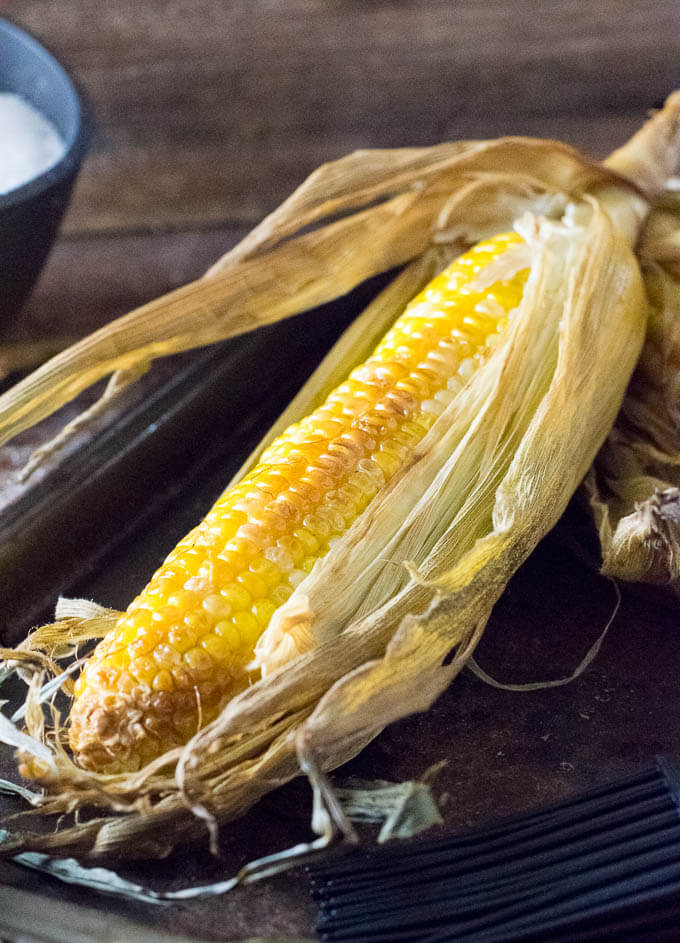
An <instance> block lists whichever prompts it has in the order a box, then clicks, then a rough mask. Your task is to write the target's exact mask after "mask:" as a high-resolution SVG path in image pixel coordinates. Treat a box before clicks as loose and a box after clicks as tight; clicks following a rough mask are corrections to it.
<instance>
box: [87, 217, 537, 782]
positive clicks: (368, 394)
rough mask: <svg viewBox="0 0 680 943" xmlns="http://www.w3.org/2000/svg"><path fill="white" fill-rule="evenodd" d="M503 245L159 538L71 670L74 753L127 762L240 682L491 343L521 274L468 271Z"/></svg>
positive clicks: (179, 738)
mask: <svg viewBox="0 0 680 943" xmlns="http://www.w3.org/2000/svg"><path fill="white" fill-rule="evenodd" d="M518 243H521V239H520V237H519V236H518V235H516V234H515V233H508V234H505V235H502V236H498V237H496V238H495V239H492V240H489V241H487V242H484V243H480V244H479V245H477V246H476V247H475V248H474V249H472V250H471V251H470V252H468V253H466V254H465V255H463V256H461V257H460V258H459V259H458V260H456V261H455V262H454V263H452V264H451V265H450V266H449V267H448V268H447V269H446V270H445V271H444V272H443V273H441V274H440V275H439V276H437V277H436V278H435V279H434V280H433V281H432V282H430V284H429V285H428V286H427V287H426V288H425V289H424V290H423V291H422V292H421V293H420V294H419V295H418V296H417V297H416V298H415V299H414V300H413V301H412V302H411V303H410V304H409V305H408V307H407V308H406V310H405V312H404V313H403V315H402V316H401V317H400V318H399V319H398V320H397V322H396V323H395V325H394V326H393V328H392V329H391V330H390V331H389V332H388V333H387V335H386V336H385V337H384V339H383V340H382V342H381V343H380V344H379V345H378V347H377V348H376V350H375V351H374V353H373V355H372V356H371V357H370V358H369V359H368V360H367V361H365V362H364V363H363V364H362V365H361V366H359V367H357V368H356V369H355V370H354V371H353V372H352V373H351V374H350V376H349V377H348V379H347V380H346V381H345V382H344V383H343V384H341V385H340V386H339V387H338V388H337V389H335V390H334V391H333V392H332V393H331V394H330V395H329V396H328V398H327V400H326V401H325V403H324V404H323V405H322V406H320V407H319V408H318V409H317V410H316V411H315V412H314V413H312V414H311V415H310V416H308V417H307V418H305V419H303V420H302V421H301V422H299V423H297V424H295V425H293V426H291V427H290V428H289V429H288V430H286V432H284V433H283V435H281V436H280V437H279V438H278V439H277V440H275V441H274V442H273V443H272V444H271V445H270V447H269V448H268V449H267V450H266V451H265V452H264V453H263V454H262V456H261V457H260V460H259V463H258V464H257V466H256V467H255V468H254V469H253V470H252V471H251V472H250V473H249V474H248V475H247V476H246V477H245V478H244V479H243V480H242V481H241V482H239V483H238V484H237V485H235V486H233V487H231V488H229V489H228V490H227V491H226V492H224V494H222V496H221V497H220V498H219V499H218V501H217V502H216V504H215V505H214V506H213V508H212V509H211V510H210V511H209V513H208V514H207V515H206V517H205V519H204V520H203V521H202V522H201V524H199V525H198V527H196V528H195V529H194V530H193V531H191V532H190V533H189V534H188V535H187V536H186V537H185V538H184V539H183V540H182V541H181V542H180V543H179V544H178V546H177V547H176V548H175V549H174V550H173V551H172V553H171V554H170V555H169V557H168V558H167V560H166V561H165V563H164V564H163V565H162V566H161V568H160V569H159V570H158V571H157V572H156V573H155V574H154V576H153V577H152V579H151V581H150V582H149V584H148V585H147V587H146V588H145V589H144V590H143V591H142V593H140V595H139V596H137V598H136V599H135V600H134V601H133V602H132V604H131V605H130V607H129V608H128V610H127V612H126V613H125V614H124V615H123V616H122V618H121V619H120V620H119V622H118V623H117V625H116V626H115V628H114V629H113V630H112V631H111V633H110V634H109V635H108V636H107V637H106V638H105V639H103V640H102V642H101V643H100V644H99V645H98V646H97V648H96V649H95V652H94V653H93V656H92V658H91V659H90V660H89V662H88V664H87V665H86V668H85V669H84V671H83V673H82V674H81V676H80V678H79V679H78V682H77V685H76V700H75V702H74V705H73V709H72V712H71V729H70V740H71V746H72V749H73V751H74V753H75V754H76V756H77V759H78V761H79V762H80V763H81V764H82V765H83V766H85V767H86V768H90V769H95V770H100V771H105V772H115V771H119V770H123V769H128V770H133V769H136V768H138V767H139V766H140V765H142V764H144V763H145V762H147V761H149V760H150V759H152V758H154V757H156V756H158V755H160V754H162V753H163V752H165V751H166V750H168V749H170V748H172V747H173V746H177V745H179V744H181V743H184V742H186V740H187V739H189V737H190V736H191V735H192V734H194V733H195V732H196V730H197V729H198V728H199V727H200V726H201V725H203V724H205V723H206V722H208V721H209V720H212V719H213V718H214V717H215V716H216V715H217V713H218V712H219V711H220V709H221V708H222V707H223V705H224V704H225V703H226V701H227V700H228V699H229V698H231V697H233V696H234V695H235V694H236V693H237V692H238V691H240V690H242V689H243V688H244V687H245V686H247V685H248V683H249V680H250V677H251V675H250V674H249V671H248V667H247V666H248V665H249V663H250V662H251V661H252V658H253V652H254V648H255V645H256V643H257V640H258V638H259V637H260V636H261V635H262V633H263V632H264V630H265V629H266V628H267V626H268V625H269V623H270V620H271V618H272V616H273V614H274V612H275V611H276V610H277V609H278V607H279V606H281V605H282V604H283V603H284V602H285V601H286V600H287V599H288V597H289V596H290V595H291V593H292V592H293V590H294V588H295V587H296V586H297V585H298V584H299V582H300V581H301V580H302V579H303V578H304V577H305V576H306V575H307V573H309V572H310V570H311V569H312V568H313V566H314V564H315V562H316V560H317V559H319V558H321V557H322V556H323V555H324V554H325V553H326V552H327V551H328V549H329V547H330V546H331V545H332V542H333V540H334V539H337V538H338V537H340V536H341V535H342V534H343V533H344V532H345V531H346V530H347V529H348V528H349V526H350V525H351V524H352V522H353V521H354V520H355V519H356V517H357V516H358V515H359V514H361V513H362V511H363V510H364V509H365V508H366V507H367V505H368V504H369V503H370V501H371V500H372V499H373V498H374V497H375V496H376V494H378V492H379V491H380V489H381V488H382V487H383V486H384V485H385V483H386V482H388V481H390V480H391V479H392V478H393V477H394V476H395V475H396V474H398V473H399V472H400V471H401V470H403V469H404V468H405V467H406V466H407V464H408V461H409V456H410V455H411V454H412V452H413V449H414V448H415V446H416V445H417V443H418V442H419V441H420V440H421V439H422V437H423V436H424V435H425V433H426V432H427V431H428V429H429V428H430V427H431V426H432V425H433V423H434V422H435V421H436V419H437V417H438V416H439V415H440V414H441V412H442V411H443V410H444V409H445V408H446V406H447V405H448V404H449V403H450V402H451V401H452V400H453V399H454V398H455V396H456V394H457V393H458V391H459V390H460V389H462V387H463V386H464V385H465V384H466V382H467V381H468V380H469V379H470V378H471V376H472V375H473V374H474V373H475V371H476V370H477V369H478V367H479V365H480V364H481V363H482V362H483V361H484V359H485V356H486V354H487V353H488V352H489V351H490V350H491V349H492V348H493V346H494V345H495V344H496V343H498V341H499V339H500V337H501V334H502V332H503V329H504V327H505V325H506V323H507V319H508V315H509V312H511V311H512V309H514V308H515V307H517V305H518V304H519V302H520V300H521V297H522V292H523V288H524V283H525V281H526V274H527V273H526V270H524V271H521V272H518V273H517V274H515V275H514V276H512V277H511V278H508V279H507V280H505V281H496V282H495V283H494V284H492V285H490V286H489V287H487V288H480V280H479V276H480V273H481V272H482V271H483V270H484V269H486V268H487V267H488V266H490V264H491V263H492V262H493V261H494V260H495V259H498V258H499V257H500V256H501V255H503V253H505V252H506V251H507V250H508V248H509V247H511V246H513V245H517V244H518ZM489 271H491V269H489ZM487 281H488V279H487Z"/></svg>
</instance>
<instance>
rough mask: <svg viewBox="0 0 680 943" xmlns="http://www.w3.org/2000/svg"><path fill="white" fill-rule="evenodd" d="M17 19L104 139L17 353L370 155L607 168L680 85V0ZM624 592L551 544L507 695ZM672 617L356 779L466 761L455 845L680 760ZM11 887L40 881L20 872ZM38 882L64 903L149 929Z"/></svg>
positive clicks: (174, 5) (484, 651) (392, 745)
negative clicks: (465, 154)
mask: <svg viewBox="0 0 680 943" xmlns="http://www.w3.org/2000/svg"><path fill="white" fill-rule="evenodd" d="M0 14H2V15H4V16H7V17H8V18H9V19H11V20H13V21H14V22H16V23H18V24H19V25H22V26H24V27H26V28H27V29H28V30H29V31H30V32H32V33H33V34H34V35H36V36H37V37H38V38H39V39H41V40H42V41H43V42H44V43H45V44H46V45H47V46H48V47H49V48H50V49H51V50H52V51H53V52H54V53H55V54H56V55H57V56H58V58H59V59H60V60H61V61H62V62H63V63H64V64H65V65H66V66H67V67H68V68H69V69H70V71H71V72H72V74H73V75H74V76H75V78H76V80H77V81H78V83H79V85H80V87H81V89H82V91H83V94H84V95H85V97H86V99H87V100H88V102H89V108H90V112H91V115H92V118H93V122H94V126H95V131H94V137H93V141H92V147H91V150H90V153H89V155H88V158H87V161H86V164H85V166H84V168H83V173H82V176H81V178H80V181H79V184H78V187H77V191H76V193H75V198H74V200H73V204H72V207H71V209H70V211H69V214H68V217H67V219H66V223H65V226H64V229H63V234H62V236H61V239H60V240H59V243H58V245H57V247H56V250H55V252H54V253H53V255H52V257H51V260H50V262H49V264H48V266H47V269H46V271H45V273H44V276H43V278H42V280H41V282H40V284H39V286H38V288H37V290H36V292H35V294H34V296H33V298H32V300H31V301H30V302H29V304H28V305H27V307H26V309H25V310H24V312H23V314H22V315H21V316H20V317H19V318H18V319H17V322H16V324H14V325H13V326H12V334H13V336H14V337H16V338H35V337H38V336H51V337H61V336H63V335H66V336H75V335H79V334H82V333H84V332H85V331H87V330H90V329H92V328H94V327H96V326H98V325H100V324H102V323H103V322H105V321H106V320H108V319H109V318H110V317H112V316H114V315H117V314H121V313H123V312H124V311H125V310H127V309H129V308H131V307H133V306H135V305H137V304H139V303H141V302H143V301H145V300H147V299H149V298H151V297H153V296H155V295H157V294H159V293H161V292H162V291H165V290H167V289H169V288H171V287H174V286H176V285H178V284H181V283H183V282H185V281H187V280H189V279H191V278H193V277H196V276H198V275H200V274H201V273H202V272H203V271H204V270H205V269H206V268H207V267H208V266H209V265H210V264H211V263H212V262H213V261H214V260H215V259H216V258H217V257H218V256H219V255H220V254H221V253H223V252H224V251H225V250H226V249H227V248H229V246H230V245H232V244H233V243H234V241H235V240H236V239H238V238H239V236H240V235H242V234H243V233H244V232H245V231H247V230H248V229H249V228H250V227H251V226H252V225H253V224H255V223H256V222H257V221H258V220H259V219H261V218H262V216H263V215H264V214H265V213H267V212H268V211H270V210H272V209H273V208H274V207H275V206H276V205H277V204H278V203H279V202H280V201H281V200H282V199H283V198H284V197H285V196H287V195H288V193H289V192H290V191H291V190H292V189H293V188H294V187H295V186H296V185H297V184H299V183H300V182H301V181H302V180H303V179H304V177H305V176H306V174H307V173H309V171H311V170H313V169H314V168H315V167H316V166H318V165H319V164H320V163H321V162H323V161H326V160H329V159H332V158H335V157H338V156H341V155H342V154H345V153H347V152H348V151H350V150H352V149H354V148H358V147H370V146H395V145H412V144H431V143H434V142H437V141H441V140H443V139H447V138H448V139H450V138H473V137H491V136H496V135H499V134H503V133H513V134H535V135H540V136H544V137H558V138H562V139H563V140H565V141H568V142H569V143H571V144H574V145H576V146H578V147H581V148H583V149H585V150H586V151H588V152H589V153H590V154H592V155H594V156H604V155H605V154H606V153H607V152H608V151H609V150H610V149H612V148H613V147H616V146H618V145H620V144H621V143H622V142H623V141H624V140H625V139H626V138H627V137H628V136H629V135H630V134H631V133H632V132H633V131H634V130H635V129H636V128H637V127H638V126H639V124H640V122H641V121H642V120H643V118H644V116H645V114H646V112H647V110H648V109H650V108H652V107H654V106H656V105H658V104H660V103H661V101H662V100H663V98H664V97H665V95H666V94H667V93H668V92H669V91H670V90H671V89H672V88H674V87H675V86H677V85H678V84H680V83H679V82H678V79H679V78H680V68H679V66H680V4H679V3H678V0H656V2H653V3H649V4H644V3H640V2H639V0H591V2H583V0H506V2H503V0H486V2H479V0H477V2H475V0H458V2H454V0H234V2H223V0H162V2H161V0H106V2H105V0H5V2H4V4H2V5H1V6H0ZM1 135H2V129H1V128H0V146H1V144H2V137H1ZM100 589H101V587H100ZM539 590H540V592H539ZM611 596H612V593H611V587H610V586H609V584H606V583H603V581H601V580H599V579H598V577H597V576H596V575H595V573H594V571H593V570H592V569H589V568H587V567H584V566H583V565H581V566H578V565H576V564H575V562H574V560H573V559H572V558H571V557H569V556H568V555H567V556H566V557H565V553H564V550H563V547H562V546H561V544H559V543H555V541H554V540H553V542H548V543H547V544H545V545H544V546H543V548H542V549H541V550H540V552H539V553H538V554H537V555H536V556H535V557H533V558H532V560H531V561H530V562H529V564H528V565H527V567H525V568H524V569H523V570H522V571H520V574H519V575H518V577H517V578H516V579H515V580H514V581H513V583H512V584H511V586H510V588H509V590H508V592H507V593H506V594H505V596H504V597H503V601H502V604H501V605H500V607H499V609H498V611H497V613H496V616H495V618H494V621H493V622H492V624H491V626H490V627H489V630H488V631H487V636H486V637H485V639H484V642H483V645H482V648H481V649H480V658H481V660H482V663H483V664H484V665H485V666H486V667H487V668H488V669H489V670H490V671H491V672H492V673H495V674H497V675H499V676H501V677H502V678H503V679H504V680H510V681H522V680H529V679H534V678H536V677H555V676H562V675H565V674H567V673H568V672H569V671H570V670H571V669H572V668H573V666H574V665H575V664H577V663H578V661H579V659H580V658H581V656H582V654H583V652H584V651H585V650H586V649H587V647H588V645H589V644H591V642H592V641H593V640H594V638H595V637H596V636H597V634H598V633H599V631H600V629H601V628H602V626H603V624H604V623H605V622H606V620H607V618H608V617H609V615H610V614H611V609H612V599H611ZM97 598H103V595H102V593H101V592H100V594H99V595H98V596H97ZM668 602H669V601H668V599H666V600H662V599H660V598H658V597H652V599H651V602H650V601H648V600H645V599H642V598H640V597H639V596H637V595H635V594H631V593H626V594H624V605H623V607H622V609H621V612H620V613H619V616H618V617H617V621H616V623H615V625H614V627H613V628H612V632H611V634H610V638H609V639H608V640H607V643H606V644H605V646H604V647H603V651H602V653H601V654H600V656H599V659H598V661H597V662H596V665H595V666H594V667H593V669H591V671H590V672H588V673H587V674H586V675H585V676H584V677H583V678H582V679H581V680H580V681H579V682H578V683H577V684H575V685H573V686H568V687H567V688H559V689H556V690H554V691H550V692H543V693H541V694H538V695H535V696H532V698H530V699H529V698H527V699H524V698H522V697H518V696H515V695H512V694H509V693H507V692H499V691H492V690H491V689H489V688H485V687H483V686H482V685H481V683H480V682H478V681H476V680H475V679H473V678H471V677H469V676H463V677H462V678H461V679H459V681H458V682H457V683H456V685H453V686H452V688H451V690H450V691H448V692H447V693H446V694H445V695H444V696H443V697H442V698H441V699H440V700H439V701H438V702H437V704H436V705H435V707H434V708H433V709H432V711H430V712H428V714H427V715H424V716H421V717H413V718H409V719H407V720H405V721H403V722H401V723H400V724H397V725H394V726H393V727H391V728H389V729H388V730H387V731H386V732H385V733H384V734H383V735H381V737H380V738H379V739H378V740H376V742H375V743H374V744H372V745H371V746H370V747H369V748H368V749H367V750H366V751H365V753H364V754H362V756H361V757H360V758H359V759H358V760H357V761H355V762H354V764H352V766H351V767H350V770H349V771H350V772H353V773H355V774H357V775H361V776H371V775H380V776H383V777H385V778H393V779H396V778H402V777H408V776H419V775H420V774H421V773H422V771H423V770H424V769H425V768H426V767H427V765H428V764H429V763H430V762H432V761H434V760H436V759H439V758H441V756H442V755H446V756H447V758H448V762H449V765H448V767H447V768H446V769H445V770H444V771H443V772H442V773H441V774H440V778H439V779H438V780H437V782H438V795H439V797H440V799H441V801H442V802H443V799H442V796H443V795H444V794H445V793H448V794H449V796H450V797H453V798H450V799H449V802H448V804H447V805H446V806H442V808H443V810H444V814H445V818H446V823H447V827H450V828H454V827H459V826H461V825H466V824H467V825H469V824H471V823H473V822H476V821H484V820H487V819H488V818H489V817H493V816H494V815H495V814H498V813H500V812H505V813H508V812H513V811H520V810H522V809H525V808H527V807H530V806H535V805H536V804H537V803H539V802H541V801H546V800H549V799H555V798H558V797H560V796H563V795H568V794H571V793H573V792H574V791H576V790H577V789H579V788H581V787H585V786H586V785H588V784H590V783H592V782H596V781H598V780H602V779H603V778H606V777H608V776H612V777H613V776H616V775H619V774H621V773H623V772H626V771H628V770H630V769H631V768H633V767H636V766H639V765H640V764H642V763H644V762H646V760H647V758H648V757H649V756H650V755H651V754H652V753H654V752H657V751H664V750H675V751H677V750H680V739H679V737H680V710H679V708H678V699H677V678H678V674H679V673H680V650H679V649H678V645H677V604H675V609H671V608H668ZM523 633H525V634H523ZM532 633H533V634H532ZM541 633H543V634H541ZM558 649H559V651H558ZM529 656H530V658H531V662H530V663H529ZM405 758H406V759H405ZM293 788H295V789H298V790H299V789H304V787H303V786H301V785H300V784H297V785H295V786H294V787H293ZM304 801H306V800H305V797H304V796H303V803H302V804H304ZM277 821H278V820H277ZM273 822H274V820H273V819H272V818H271V816H270V819H267V818H266V814H265V813H261V814H260V818H259V819H258V818H255V819H253V818H250V817H249V819H248V820H247V821H244V822H243V823H241V824H240V825H239V826H237V827H236V828H235V829H234V830H233V831H231V832H230V834H231V835H232V840H233V841H234V842H235V843H236V845H237V846H238V847H237V848H236V850H235V851H234V853H233V856H232V858H228V861H227V863H226V864H225V863H224V862H217V863H215V862H212V861H210V860H209V859H207V856H206V855H205V853H204V851H203V849H198V850H197V852H196V854H195V855H194V856H193V857H190V859H189V861H190V862H193V864H191V865H189V864H188V863H187V862H186V861H185V856H184V855H182V856H181V860H179V861H178V858H177V857H176V858H175V859H173V860H171V861H170V862H168V863H167V865H165V866H164V867H163V868H162V869H161V871H160V872H158V871H157V870H154V873H155V874H156V877H157V879H158V880H159V881H160V880H161V879H163V880H168V881H170V883H172V882H173V881H182V882H183V881H184V879H185V876H186V877H187V878H192V877H194V875H195V874H198V873H201V874H203V877H205V874H204V872H202V871H199V870H197V868H198V864H197V862H198V863H200V865H201V867H206V868H208V867H210V868H214V870H215V872H216V874H217V875H218V876H221V877H223V876H224V874H225V873H231V870H233V866H234V862H235V861H236V860H238V861H239V862H240V863H243V861H244V860H246V859H247V857H248V856H249V855H252V854H253V853H254V850H253V849H254V848H255V849H257V850H260V851H262V852H264V851H267V850H271V848H270V842H269V839H270V837H271V835H272V834H274V835H275V836H276V837H277V839H278V840H279V842H280V844H285V843H286V841H288V840H289V839H290V841H288V843H292V841H294V840H297V838H296V836H297V835H298V832H299V828H298V825H297V823H295V829H293V827H292V826H288V831H286V826H284V825H281V824H280V823H279V825H274V824H273ZM277 828H278V831H277ZM258 830H259V833H260V834H259V836H258ZM289 833H290V834H289ZM239 842H240V843H241V844H239ZM258 842H260V844H261V845H262V846H263V847H262V848H260V847H259V845H258ZM265 846H266V847H265ZM159 875H160V877H159ZM178 875H179V877H178ZM148 876H149V875H147V874H145V873H144V871H141V872H138V874H137V877H138V879H140V880H142V879H143V880H146V879H147V877H148ZM10 879H11V880H13V881H14V882H15V885H16V886H19V887H24V888H25V887H26V886H27V881H28V878H27V876H26V874H25V872H23V871H21V872H19V871H18V870H17V871H16V874H14V877H13V878H12V875H11V874H10V876H9V878H8V877H7V876H4V877H3V879H2V880H3V882H6V881H8V880H10ZM30 881H31V883H30V885H29V886H30V888H31V889H34V890H35V891H36V892H39V893H40V894H41V895H42V894H47V895H48V896H51V897H52V898H54V899H55V901H57V902H63V901H72V902H73V903H76V904H77V905H78V906H79V907H81V908H82V907H83V906H87V905H88V904H89V905H90V906H97V907H102V908H103V909H105V910H106V912H107V913H108V914H109V915H113V914H115V913H123V912H125V913H128V909H127V908H125V907H123V906H122V905H117V904H115V903H110V902H106V904H105V905H104V904H102V902H101V900H100V899H95V898H93V897H92V895H90V894H88V893H87V892H81V891H78V890H77V889H73V888H64V887H62V886H55V885H51V884H49V882H42V881H41V880H40V879H38V878H35V879H34V878H31V879H30ZM306 893H307V892H306V888H305V885H304V882H303V881H302V880H301V879H300V880H297V879H293V878H290V879H288V878H281V879H279V880H278V882H277V881H274V882H272V883H267V884H266V885H262V886H255V887H254V888H249V889H244V890H243V891H242V892H239V893H237V894H235V895H233V896H232V895H229V896H228V897H227V898H224V899H222V900H220V901H219V902H212V901H210V902H207V903H204V904H201V905H196V906H195V907H193V908H185V909H183V910H181V911H179V912H177V911H176V910H173V911H165V910H164V911H162V912H161V911H159V910H153V909H149V908H143V907H141V906H139V907H136V908H132V910H131V914H132V916H133V917H134V918H135V919H136V920H139V921H140V922H142V923H145V924H146V925H147V926H149V927H150V926H155V927H157V928H158V929H160V930H161V931H163V930H165V931H169V930H170V929H172V930H174V931H179V932H184V933H185V934H188V935H190V936H192V937H195V936H199V937H202V938H205V939H224V937H225V934H226V933H228V934H229V935H232V936H234V937H236V936H245V935H247V934H248V933H255V932H262V933H264V932H266V931H270V932H274V931H275V930H286V931H288V932H290V933H303V934H305V935H309V933H310V932H311V919H312V912H311V908H310V906H309V903H308V902H307V896H306ZM55 906H56V905H55ZM50 913H52V911H50ZM102 934H103V930H102ZM55 938H56V937H55ZM63 938H64V939H68V936H64V937H63Z"/></svg>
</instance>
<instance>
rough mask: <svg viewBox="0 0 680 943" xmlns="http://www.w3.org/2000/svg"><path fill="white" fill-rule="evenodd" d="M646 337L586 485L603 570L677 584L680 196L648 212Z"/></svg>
mask: <svg viewBox="0 0 680 943" xmlns="http://www.w3.org/2000/svg"><path fill="white" fill-rule="evenodd" d="M639 254H640V257H641V260H642V266H643V273H644V280H645V287H646V290H647V295H648V298H649V302H650V318H649V328H648V331H647V339H646V341H645V346H644V349H643V352H642V356H641V358H640V362H639V364H638V366H637V369H636V371H635V374H634V375H633V378H632V381H631V385H630V388H629V390H628V393H627V394H626V398H625V400H624V403H623V408H622V410H621V413H620V415H619V418H618V419H617V421H616V424H615V426H614V428H613V429H612V431H611V433H610V435H609V436H608V438H607V441H606V443H605V445H604V446H603V448H602V450H601V452H600V454H599V456H598V459H597V461H596V463H595V466H594V468H593V470H592V471H591V472H590V473H589V475H588V478H587V482H586V485H587V489H588V494H589V497H590V501H591V506H592V508H593V511H594V514H595V519H596V522H597V526H598V530H599V534H600V542H601V545H602V555H603V564H602V570H603V572H604V573H606V574H608V575H611V576H614V577H617V578H619V579H625V580H631V581H637V582H643V583H656V584H662V585H667V586H669V587H670V588H672V589H673V590H675V592H678V591H679V590H680V195H679V194H678V193H677V192H676V191H670V192H668V193H667V194H665V195H664V196H663V198H662V199H661V200H660V201H659V203H658V205H657V206H656V207H655V208H654V210H653V212H652V213H651V215H650V218H649V220H648V223H647V225H646V227H645V231H644V233H643V238H642V241H641V244H640V248H639Z"/></svg>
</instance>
